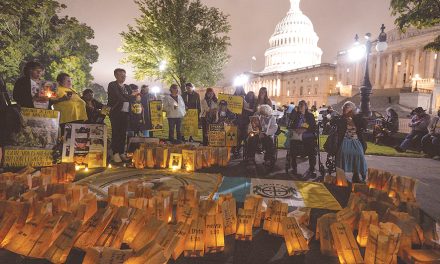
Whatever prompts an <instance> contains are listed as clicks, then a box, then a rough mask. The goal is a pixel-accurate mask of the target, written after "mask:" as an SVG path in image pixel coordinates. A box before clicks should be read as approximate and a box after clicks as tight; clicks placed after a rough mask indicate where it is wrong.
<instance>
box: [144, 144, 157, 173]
mask: <svg viewBox="0 0 440 264" xmlns="http://www.w3.org/2000/svg"><path fill="white" fill-rule="evenodd" d="M145 152H146V153H145V157H146V160H145V161H146V162H145V166H146V167H147V168H149V169H153V168H154V165H155V162H154V155H153V149H152V148H147V149H146V150H145Z"/></svg>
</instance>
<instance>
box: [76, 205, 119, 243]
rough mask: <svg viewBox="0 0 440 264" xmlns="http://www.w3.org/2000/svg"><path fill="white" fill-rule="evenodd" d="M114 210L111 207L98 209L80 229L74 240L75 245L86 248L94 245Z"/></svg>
mask: <svg viewBox="0 0 440 264" xmlns="http://www.w3.org/2000/svg"><path fill="white" fill-rule="evenodd" d="M115 211H116V210H113V209H112V208H111V207H106V208H105V209H101V210H98V212H96V214H95V215H93V217H91V218H90V219H89V220H88V221H87V222H86V223H85V224H84V225H83V226H82V227H81V229H80V231H79V232H78V235H77V237H76V240H75V247H78V248H82V249H85V248H88V247H92V246H94V245H95V243H96V241H97V240H98V238H99V237H100V235H101V234H102V232H103V231H104V229H105V228H106V227H107V225H108V224H109V223H110V221H111V220H112V218H113V215H114V214H115Z"/></svg>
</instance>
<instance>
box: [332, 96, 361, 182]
mask: <svg viewBox="0 0 440 264" xmlns="http://www.w3.org/2000/svg"><path fill="white" fill-rule="evenodd" d="M335 123H336V127H337V137H338V141H337V142H338V147H337V154H336V164H337V167H339V168H341V169H342V170H344V171H345V172H348V173H353V178H352V182H353V183H358V182H360V178H359V176H361V177H362V181H363V182H365V181H366V177H367V168H368V166H367V161H366V160H365V151H366V150H367V144H366V142H365V140H364V136H363V133H364V131H365V129H366V127H367V121H366V120H365V119H364V118H363V117H362V115H361V114H356V106H355V104H354V103H352V102H350V101H348V102H345V103H344V105H343V106H342V116H341V117H340V118H339V119H337V120H336V121H335Z"/></svg>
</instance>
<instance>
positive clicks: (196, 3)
mask: <svg viewBox="0 0 440 264" xmlns="http://www.w3.org/2000/svg"><path fill="white" fill-rule="evenodd" d="M135 2H136V4H137V5H138V6H139V9H140V11H141V13H142V15H141V17H140V18H138V19H136V26H128V31H127V32H123V33H121V35H122V37H123V46H122V50H123V51H124V52H125V53H126V57H125V58H124V60H123V62H129V63H132V64H133V65H134V67H135V77H136V79H138V80H142V79H145V78H147V77H155V78H161V79H164V80H165V81H167V82H168V83H177V84H178V85H180V86H181V87H184V84H185V83H186V82H188V81H191V82H194V83H196V84H198V85H204V86H208V85H214V84H215V83H216V82H217V81H218V80H220V79H221V78H222V77H223V75H222V70H223V67H224V66H225V64H226V63H227V61H228V58H229V56H228V54H227V48H228V46H229V45H230V42H229V40H230V39H229V37H228V33H229V31H230V28H231V27H230V25H229V22H228V16H227V15H225V14H223V13H222V12H221V11H220V10H219V9H218V8H213V7H207V6H205V5H203V4H202V3H201V2H200V0H136V1H135ZM163 62H166V66H167V67H166V68H165V67H163V68H162V67H160V65H161V64H162V63H163Z"/></svg>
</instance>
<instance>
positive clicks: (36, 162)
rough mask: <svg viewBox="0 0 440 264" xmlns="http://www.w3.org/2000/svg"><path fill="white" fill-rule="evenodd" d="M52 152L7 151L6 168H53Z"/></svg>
mask: <svg viewBox="0 0 440 264" xmlns="http://www.w3.org/2000/svg"><path fill="white" fill-rule="evenodd" d="M52 153H53V151H52V150H47V149H10V148H6V149H5V157H4V166H5V167H25V166H32V167H46V166H52V163H53V157H52Z"/></svg>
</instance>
